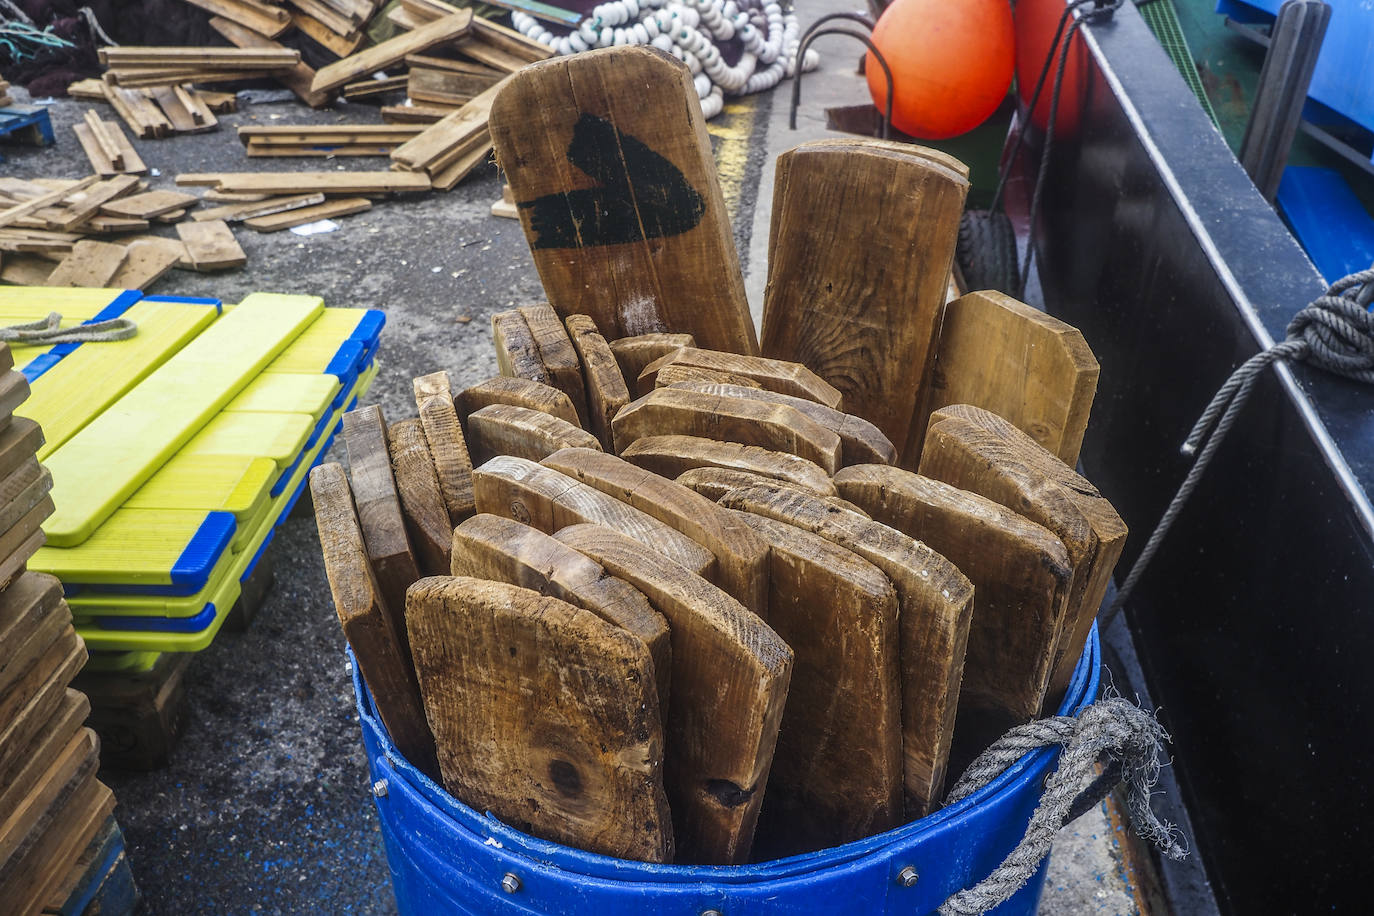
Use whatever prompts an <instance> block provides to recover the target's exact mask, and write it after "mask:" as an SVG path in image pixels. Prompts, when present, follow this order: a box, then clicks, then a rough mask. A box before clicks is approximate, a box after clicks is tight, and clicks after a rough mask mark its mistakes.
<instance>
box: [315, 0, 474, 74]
mask: <svg viewBox="0 0 1374 916" xmlns="http://www.w3.org/2000/svg"><path fill="white" fill-rule="evenodd" d="M471 22H472V11H471V10H462V11H460V12H458V13H454V14H453V15H451V16H444V17H442V18H440V19H436V20H434V21H433V22H430V23H426V24H425V25H423V26H421V27H420V28H418V29H416V30H414V31H413V32H406V33H405V34H402V35H397V36H396V37H395V38H391V39H388V40H387V41H384V42H382V43H381V44H377V45H373V46H372V47H370V48H368V49H367V50H365V51H362V52H360V53H358V54H352V55H350V56H348V57H345V58H344V59H342V60H339V61H335V62H334V63H332V64H330V65H329V66H327V67H324V68H323V69H321V70H320V71H319V73H317V74H316V75H315V80H314V82H313V83H311V84H310V88H311V89H313V90H314V91H315V92H327V91H328V90H330V89H338V88H339V87H340V86H342V85H344V84H345V83H351V82H354V81H355V80H357V79H359V78H361V77H364V76H367V75H368V74H370V73H375V72H376V71H378V70H385V69H386V68H387V67H389V66H391V65H392V64H396V63H400V62H401V61H403V60H405V57H406V55H407V54H416V53H419V52H420V51H426V50H428V49H430V48H432V47H434V46H435V45H439V44H443V43H444V42H446V41H453V40H455V39H457V38H461V37H462V36H463V35H464V34H466V33H467V31H468V26H469V24H470V23H471Z"/></svg>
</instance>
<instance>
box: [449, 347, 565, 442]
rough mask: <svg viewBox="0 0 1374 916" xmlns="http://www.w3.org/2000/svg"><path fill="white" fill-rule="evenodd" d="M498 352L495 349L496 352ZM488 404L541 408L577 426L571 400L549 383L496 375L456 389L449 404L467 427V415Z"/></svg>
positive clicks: (532, 408)
mask: <svg viewBox="0 0 1374 916" xmlns="http://www.w3.org/2000/svg"><path fill="white" fill-rule="evenodd" d="M498 353H499V351H498ZM491 404H510V405H512V406H515V407H527V408H529V409H530V410H539V411H543V412H544V413H546V414H549V415H550V416H553V417H557V418H558V419H560V420H563V421H564V422H566V423H569V424H571V425H573V426H576V425H577V422H578V419H577V411H576V410H575V409H574V407H573V403H572V400H571V399H570V398H569V397H568V396H567V395H566V394H564V393H563V392H561V391H559V390H558V389H557V388H554V387H552V386H550V385H545V384H543V383H540V382H535V381H531V380H530V379H524V378H512V377H510V376H505V375H498V376H495V377H493V378H489V379H487V380H486V381H485V382H479V383H478V384H476V385H473V386H471V387H470V388H465V389H463V390H462V391H460V392H458V395H457V397H455V398H454V399H453V406H454V408H455V409H456V410H457V411H458V420H459V422H460V423H462V424H463V426H464V427H466V426H467V421H468V417H469V416H471V415H472V414H473V413H475V412H477V411H479V410H481V409H482V408H483V407H487V406H489V405H491Z"/></svg>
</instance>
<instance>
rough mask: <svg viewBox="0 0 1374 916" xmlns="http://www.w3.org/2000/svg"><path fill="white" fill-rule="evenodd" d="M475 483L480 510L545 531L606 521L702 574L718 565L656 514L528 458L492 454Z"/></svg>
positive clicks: (477, 471) (475, 475) (476, 472)
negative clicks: (653, 514)
mask: <svg viewBox="0 0 1374 916" xmlns="http://www.w3.org/2000/svg"><path fill="white" fill-rule="evenodd" d="M472 485H473V493H474V495H475V496H476V502H477V511H478V512H485V513H490V514H492V515H500V516H502V517H504V518H513V519H515V520H516V521H517V522H523V523H524V524H526V525H530V526H532V527H535V528H538V529H539V530H540V531H543V532H544V533H545V534H553V533H554V532H556V531H558V529H560V528H566V527H567V526H569V525H580V524H597V525H603V526H605V527H606V528H609V529H612V530H614V531H619V532H620V533H622V534H624V535H626V536H627V537H630V538H633V539H634V540H636V541H639V542H640V543H642V544H644V545H645V546H647V547H649V548H650V549H652V550H654V551H657V552H658V553H659V554H661V555H663V556H664V557H667V558H668V559H670V560H673V561H674V562H675V563H678V564H679V565H681V566H683V567H685V568H687V569H689V570H691V571H692V572H694V573H696V574H697V575H705V576H709V575H712V570H713V569H714V567H715V564H716V558H715V555H714V554H712V553H711V551H709V550H707V549H706V548H705V547H702V546H701V545H700V544H698V543H697V542H696V541H694V540H692V539H691V538H689V537H687V535H685V534H682V533H681V532H679V531H675V530H674V529H672V528H670V527H669V526H667V525H665V524H663V522H660V521H659V520H658V519H656V518H654V517H653V516H651V515H648V514H646V513H644V512H642V511H641V510H639V509H636V508H634V507H633V506H630V505H628V504H626V503H623V502H621V501H620V500H618V499H615V498H614V497H611V496H607V495H606V494H605V493H602V492H600V491H599V490H594V489H592V488H591V487H589V486H587V485H586V484H584V483H580V482H578V481H576V480H574V479H573V478H571V477H569V476H567V475H566V474H562V473H559V472H558V471H555V470H554V469H553V468H546V467H544V466H543V465H541V464H535V463H534V462H533V461H529V460H526V459H524V458H516V457H514V456H511V455H502V456H500V457H497V458H493V459H491V460H490V461H488V462H486V463H485V464H483V465H482V466H481V467H479V468H477V469H475V470H474V471H473V472H472Z"/></svg>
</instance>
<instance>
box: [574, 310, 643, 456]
mask: <svg viewBox="0 0 1374 916" xmlns="http://www.w3.org/2000/svg"><path fill="white" fill-rule="evenodd" d="M566 323H567V328H568V334H569V336H570V337H571V338H572V345H573V347H574V349H575V350H576V351H577V355H578V357H579V358H580V359H581V362H582V373H583V376H584V378H585V380H586V390H587V419H588V423H589V424H590V429H591V431H592V432H593V433H594V434H595V435H596V438H597V439H598V440H599V441H600V442H601V445H602V447H603V448H605V449H611V448H612V447H613V446H614V442H613V438H614V437H613V434H612V429H611V420H612V419H614V417H615V416H616V414H618V413H619V412H620V409H621V408H622V407H624V406H625V405H626V404H628V403H630V391H629V389H628V388H627V387H626V385H625V379H624V378H623V377H622V376H621V374H620V365H619V364H618V363H617V362H616V361H615V354H613V353H612V352H611V348H610V347H609V346H607V344H606V338H604V337H602V336H601V332H600V331H599V330H597V327H596V324H595V323H594V322H593V321H592V319H591V318H590V317H589V316H587V315H569V316H568V318H567V322H566Z"/></svg>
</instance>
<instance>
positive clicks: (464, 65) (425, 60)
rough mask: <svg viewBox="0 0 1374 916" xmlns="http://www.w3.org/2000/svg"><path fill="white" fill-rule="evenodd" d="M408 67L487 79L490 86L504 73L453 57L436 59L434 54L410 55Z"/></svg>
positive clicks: (499, 79) (408, 56) (407, 57)
mask: <svg viewBox="0 0 1374 916" xmlns="http://www.w3.org/2000/svg"><path fill="white" fill-rule="evenodd" d="M406 66H407V67H409V68H410V69H412V70H414V69H416V68H421V69H429V70H448V71H450V72H453V73H466V74H469V75H471V76H480V77H485V78H486V79H488V80H489V81H490V83H489V84H488V85H492V84H495V83H498V82H500V81H501V79H502V73H501V72H500V71H499V70H493V69H491V68H490V67H483V66H482V65H481V64H474V63H472V62H471V61H466V60H454V59H453V58H451V57H435V56H433V55H432V54H409V55H407V56H406ZM483 88H485V87H483Z"/></svg>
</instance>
